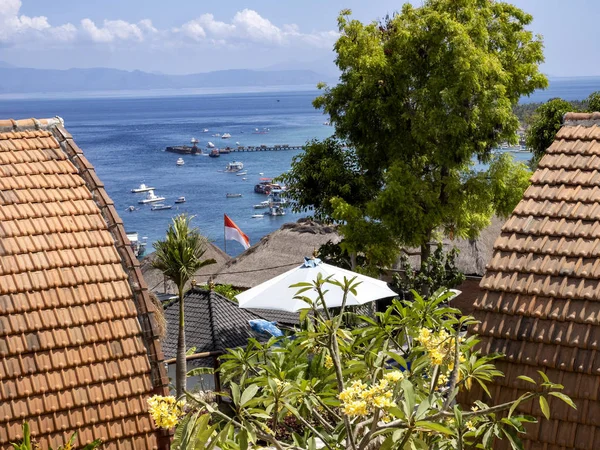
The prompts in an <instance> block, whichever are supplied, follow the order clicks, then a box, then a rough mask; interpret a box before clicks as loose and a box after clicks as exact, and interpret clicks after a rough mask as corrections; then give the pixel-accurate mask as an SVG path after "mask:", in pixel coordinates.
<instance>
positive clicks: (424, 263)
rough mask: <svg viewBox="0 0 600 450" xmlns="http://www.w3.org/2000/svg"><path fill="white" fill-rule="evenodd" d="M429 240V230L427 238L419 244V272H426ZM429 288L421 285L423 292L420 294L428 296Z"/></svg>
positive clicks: (429, 247) (429, 253)
mask: <svg viewBox="0 0 600 450" xmlns="http://www.w3.org/2000/svg"><path fill="white" fill-rule="evenodd" d="M429 241H431V231H430V232H428V233H427V240H426V242H424V243H423V244H421V273H426V272H427V269H428V267H427V260H428V259H429V256H430V255H431V245H430V242H429ZM429 291H430V289H429V285H427V284H426V285H424V286H423V292H421V293H420V294H421V295H423V296H424V297H429V294H430V292H429Z"/></svg>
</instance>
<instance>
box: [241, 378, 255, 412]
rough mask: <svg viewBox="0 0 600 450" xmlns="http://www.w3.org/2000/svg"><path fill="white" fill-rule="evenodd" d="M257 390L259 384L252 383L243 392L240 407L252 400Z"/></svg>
mask: <svg viewBox="0 0 600 450" xmlns="http://www.w3.org/2000/svg"><path fill="white" fill-rule="evenodd" d="M257 392H258V385H257V384H251V385H250V386H248V387H247V388H246V389H245V390H244V392H243V393H242V397H241V399H240V407H243V406H245V405H246V404H247V403H248V402H249V401H250V400H252V399H253V398H254V396H255V395H256V393H257Z"/></svg>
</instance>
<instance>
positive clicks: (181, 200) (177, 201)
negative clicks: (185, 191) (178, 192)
mask: <svg viewBox="0 0 600 450" xmlns="http://www.w3.org/2000/svg"><path fill="white" fill-rule="evenodd" d="M175 203H185V197H183V196H181V197H178V198H177V200H175Z"/></svg>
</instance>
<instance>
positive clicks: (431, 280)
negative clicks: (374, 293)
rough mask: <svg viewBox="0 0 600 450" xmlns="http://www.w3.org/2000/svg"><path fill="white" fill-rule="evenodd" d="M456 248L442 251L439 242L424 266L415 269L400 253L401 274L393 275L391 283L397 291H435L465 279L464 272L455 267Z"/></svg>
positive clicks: (404, 255) (456, 284) (457, 283)
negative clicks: (402, 271) (417, 269)
mask: <svg viewBox="0 0 600 450" xmlns="http://www.w3.org/2000/svg"><path fill="white" fill-rule="evenodd" d="M457 257H458V249H456V247H455V248H452V249H451V250H450V251H449V252H447V253H444V247H443V245H442V244H441V243H439V244H438V245H437V247H436V249H435V251H434V252H433V253H432V254H431V255H430V256H429V258H428V260H427V262H426V264H425V266H424V267H421V270H419V271H416V270H415V269H414V268H413V267H412V266H411V264H410V262H409V260H408V256H407V255H406V254H402V255H401V264H402V265H401V267H402V268H403V269H404V273H403V274H396V275H394V281H393V285H394V288H395V290H396V291H397V292H402V293H407V292H410V291H415V292H437V291H438V290H439V289H441V288H443V287H448V288H453V287H456V286H458V285H459V284H461V283H462V282H463V281H464V280H465V276H464V274H463V273H462V272H461V271H459V270H458V269H457V268H456V263H455V261H456V258H457Z"/></svg>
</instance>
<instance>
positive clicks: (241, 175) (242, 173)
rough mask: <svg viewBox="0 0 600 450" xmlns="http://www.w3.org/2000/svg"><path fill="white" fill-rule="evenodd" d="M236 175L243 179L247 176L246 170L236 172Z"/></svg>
mask: <svg viewBox="0 0 600 450" xmlns="http://www.w3.org/2000/svg"><path fill="white" fill-rule="evenodd" d="M236 175H237V176H238V177H243V176H244V175H248V172H247V171H246V170H244V171H243V172H238V173H236Z"/></svg>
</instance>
